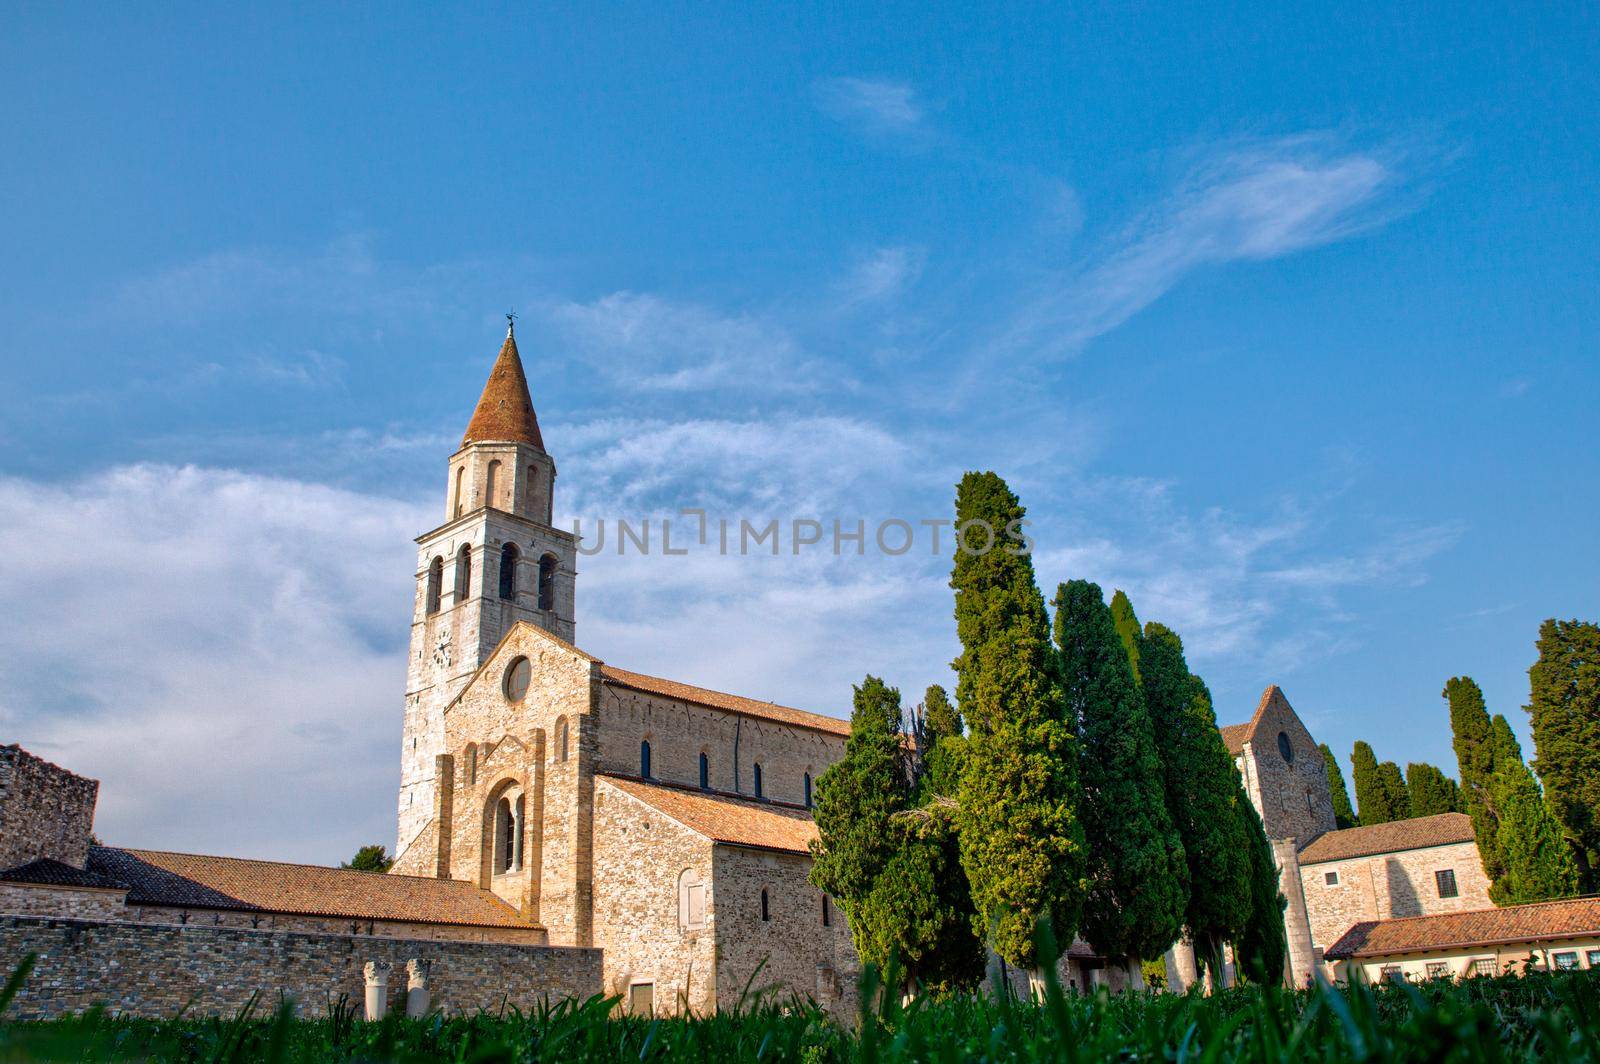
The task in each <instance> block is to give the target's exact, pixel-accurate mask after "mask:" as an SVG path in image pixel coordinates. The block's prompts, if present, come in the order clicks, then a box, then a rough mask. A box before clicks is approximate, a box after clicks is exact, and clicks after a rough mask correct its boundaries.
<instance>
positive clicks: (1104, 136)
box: [0, 4, 1600, 860]
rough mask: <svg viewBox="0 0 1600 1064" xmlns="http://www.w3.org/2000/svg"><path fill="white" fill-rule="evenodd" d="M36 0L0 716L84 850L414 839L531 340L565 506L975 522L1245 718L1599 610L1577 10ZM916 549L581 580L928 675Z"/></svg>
mask: <svg viewBox="0 0 1600 1064" xmlns="http://www.w3.org/2000/svg"><path fill="white" fill-rule="evenodd" d="M857 7H859V5H848V6H825V5H811V6H809V7H808V9H807V10H805V11H799V10H791V9H789V8H787V7H778V6H762V7H756V6H753V5H743V6H730V7H728V8H725V9H722V10H719V11H712V10H708V9H705V8H690V7H683V6H678V5H667V4H652V5H638V6H627V5H619V6H611V7H606V8H604V9H600V8H597V7H595V6H593V5H583V6H573V7H547V8H538V9H533V8H527V7H521V6H517V7H510V6H505V7H498V8H488V7H484V8H480V9H479V10H477V11H475V12H472V13H461V12H451V13H449V14H448V15H440V14H438V13H437V12H436V11H434V10H432V9H430V8H429V7H424V6H413V7H406V8H401V7H398V6H395V7H393V8H392V9H388V10H380V9H378V8H367V9H355V8H353V7H346V8H345V9H342V10H337V11H335V10H331V9H324V10H320V11H319V10H312V9H298V10H291V9H287V8H281V9H277V10H267V9H265V8H262V9H257V10H255V11H249V12H245V11H229V12H222V11H220V10H219V9H217V8H215V7H213V6H203V5H195V6H192V7H188V8H185V7H182V6H180V5H176V4H173V5H162V10H161V11H160V12H158V13H157V12H134V11H132V10H130V9H127V8H119V7H113V6H110V5H107V6H104V7H101V8H92V7H89V6H79V7H77V8H75V9H72V8H67V7H64V6H60V5H33V4H29V5H13V6H11V7H10V9H9V10H8V14H7V18H6V23H7V31H6V33H5V34H4V35H0V99H3V100H4V101H6V102H5V104H4V105H3V107H0V137H3V142H4V144H5V145H6V151H5V152H4V153H3V154H0V202H3V203H4V204H6V205H7V206H6V209H5V210H4V211H0V246H3V247H4V248H5V254H4V255H3V256H0V387H3V388H4V392H5V395H6V396H7V398H8V402H7V403H6V405H5V407H4V410H3V413H0V448H3V449H0V495H3V496H4V499H5V502H4V505H3V506H0V545H3V547H4V549H5V550H6V552H7V556H8V557H9V558H11V559H12V560H13V562H12V564H10V565H8V566H7V567H6V569H5V572H4V573H3V574H0V603H3V604H4V605H5V606H6V608H7V609H8V611H9V613H10V615H11V616H12V617H13V618H27V622H26V623H20V624H14V625H8V626H7V629H8V631H7V632H5V633H4V634H0V670H3V671H4V673H5V674H6V675H7V677H8V682H7V684H6V685H5V688H6V689H5V691H4V693H3V694H0V721H4V722H5V726H6V728H5V730H6V732H7V738H14V739H20V740H21V741H23V742H24V743H26V744H27V745H29V746H31V747H33V748H36V749H38V750H40V751H41V752H43V753H45V754H47V755H49V756H53V757H56V758H58V759H60V760H62V761H63V762H65V763H67V764H69V765H71V766H73V767H75V768H78V769H80V770H82V771H86V772H90V773H91V774H94V775H97V776H99V777H100V778H101V779H102V780H104V781H105V785H104V787H103V789H102V799H101V818H100V823H101V829H102V830H101V834H102V835H104V836H106V837H107V838H109V839H112V840H114V841H122V842H127V843H132V844H144V845H163V846H170V847H174V848H193V849H209V850H218V851H222V852H230V853H253V854H259V855H263V856H285V857H296V858H304V859H312V860H331V859H333V858H336V857H340V856H344V855H345V854H346V853H347V852H348V851H350V850H353V848H354V846H355V845H356V844H359V843H361V842H365V841H368V840H370V839H382V840H387V839H390V838H392V833H393V801H394V799H393V791H394V787H395V784H396V781H397V775H398V769H397V758H396V752H397V747H398V741H399V716H400V715H399V711H400V702H401V696H402V688H403V672H404V669H403V656H404V639H405V635H406V625H407V621H408V616H409V615H408V610H409V601H410V598H409V596H410V594H411V586H410V572H411V567H412V565H413V563H414V557H413V555H412V553H411V546H410V538H411V537H412V536H413V535H415V534H416V533H418V532H420V531H422V530H423V529H424V528H425V527H429V526H431V525H432V524H433V523H435V521H436V520H437V516H438V514H439V512H440V508H441V506H442V498H441V496H442V492H443V484H444V458H445V456H446V455H447V454H448V453H449V451H450V450H451V449H452V448H453V447H454V445H455V443H456V441H457V439H458V438H459V433H460V431H461V429H462V426H463V425H464V423H465V420H466V417H467V415H468V413H469V412H470V409H471V406H472V403H473V402H474V400H475V398H476V395H477V392H478V390H479V388H480V387H481V385H482V382H483V378H484V376H485V375H486V373H487V370H488V366H489V364H490V362H491V361H492V359H493V356H494V353H495V350H496V348H497V346H498V343H499V338H500V335H501V332H502V329H503V324H502V319H501V315H502V314H503V312H504V311H506V310H507V309H510V308H515V309H516V310H517V312H518V314H519V328H518V334H519V338H520V339H521V343H522V350H523V353H524V357H525V360H526V362H527V364H528V369H529V373H530V376H531V377H532V378H533V381H534V399H535V403H536V405H537V407H538V409H539V413H540V417H541V421H542V423H543V425H544V430H545V438H546V441H547V443H548V445H549V447H550V449H551V451H552V453H553V454H554V455H555V458H556V461H557V463H558V465H559V467H560V470H561V477H560V480H559V482H558V485H559V491H560V500H559V502H558V510H559V512H560V513H561V514H562V515H563V517H564V519H568V520H570V518H571V517H572V516H575V515H581V516H585V517H591V518H592V517H599V516H610V517H615V516H618V515H633V516H642V515H652V514H661V513H670V512H672V511H673V510H675V509H676V508H677V507H678V506H705V507H707V508H709V509H712V510H713V512H720V513H727V514H730V515H732V516H736V517H737V516H750V517H752V518H756V517H762V518H764V517H778V518H780V519H788V518H790V517H792V516H797V515H801V516H804V515H812V514H815V515H817V516H820V517H823V518H830V517H834V516H838V517H842V518H844V519H846V520H853V519H855V518H856V517H862V516H865V517H867V518H869V519H874V520H876V519H882V518H885V517H901V518H905V519H909V520H917V519H921V518H924V517H926V518H937V517H942V516H947V515H948V512H949V508H950V500H951V492H952V486H953V484H954V482H955V480H956V479H957V478H958V477H959V475H960V473H961V471H962V470H964V469H968V468H993V469H995V470H997V471H999V472H1000V473H1001V474H1002V475H1004V476H1006V477H1007V478H1008V479H1009V480H1010V481H1011V483H1012V484H1013V486H1014V487H1016V488H1017V489H1018V490H1019V492H1020V493H1021V494H1022V496H1023V499H1024V501H1025V503H1027V505H1028V506H1029V507H1030V510H1031V512H1032V516H1033V518H1034V520H1035V526H1034V533H1035V535H1036V536H1037V538H1038V541H1039V555H1038V558H1037V564H1038V568H1039V573H1040V579H1041V582H1042V583H1043V584H1044V585H1045V588H1046V593H1047V594H1048V593H1049V592H1050V590H1051V589H1053V587H1054V585H1055V583H1056V582H1057V581H1059V580H1063V579H1067V578H1070V577H1087V578H1090V579H1095V580H1098V581H1100V582H1101V583H1102V584H1104V585H1105V586H1106V587H1107V588H1108V589H1109V588H1110V587H1113V586H1121V587H1125V588H1127V589H1128V590H1129V591H1130V593H1131V594H1133V596H1134V600H1135V604H1136V606H1137V607H1138V608H1139V610H1140V613H1141V615H1142V616H1143V617H1144V618H1146V619H1160V620H1164V621H1166V622H1168V623H1170V624H1172V625H1174V626H1175V627H1176V628H1178V629H1179V631H1180V632H1182V633H1183V634H1184V636H1185V638H1186V640H1187V642H1188V644H1189V647H1190V658H1191V663H1192V664H1193V665H1194V667H1195V668H1196V669H1197V670H1198V671H1200V672H1201V673H1203V674H1204V675H1205V677H1206V678H1207V680H1208V681H1209V682H1210V683H1211V686H1212V687H1213V689H1214V691H1215V693H1216V696H1217V701H1218V709H1219V715H1220V716H1221V717H1222V719H1223V720H1224V722H1229V721H1234V720H1241V719H1244V718H1245V717H1246V716H1248V714H1249V712H1250V710H1251V709H1252V708H1253V706H1254V703H1255V699H1256V697H1257V696H1258V695H1259V693H1260V691H1261V689H1262V688H1263V687H1264V686H1265V685H1266V684H1268V683H1273V682H1275V683H1279V684H1281V685H1282V686H1283V687H1284V689H1285V690H1286V692H1287V693H1288V695H1289V697H1290V699H1291V701H1292V702H1293V703H1294V704H1295V706H1296V707H1297V709H1299V710H1300V712H1301V713H1302V715H1303V716H1305V717H1306V719H1307V721H1308V723H1309V724H1310V726H1311V728H1312V730H1313V732H1314V733H1315V734H1317V735H1318V737H1319V738H1322V739H1324V740H1326V741H1327V742H1329V743H1330V744H1332V745H1333V747H1334V748H1335V749H1336V750H1337V751H1339V752H1340V754H1341V755H1342V756H1346V757H1347V756H1348V751H1349V748H1350V745H1351V744H1352V743H1353V742H1354V741H1355V740H1356V739H1358V738H1364V739H1367V740H1369V741H1371V742H1372V743H1373V744H1374V746H1375V747H1376V748H1377V749H1378V751H1379V754H1380V756H1381V757H1387V758H1393V759H1396V760H1398V761H1400V762H1402V763H1404V762H1405V761H1407V760H1413V759H1426V760H1431V761H1434V762H1436V763H1439V764H1441V765H1443V766H1445V767H1446V768H1447V769H1450V770H1451V771H1453V770H1454V765H1453V759H1452V758H1451V755H1450V751H1449V745H1448V732H1447V730H1446V727H1445V721H1444V715H1443V706H1442V702H1441V700H1440V698H1439V691H1440V689H1441V688H1442V686H1443V683H1444V681H1445V679H1446V678H1448V677H1449V676H1451V675H1455V674H1458V673H1468V674H1470V675H1472V676H1474V677H1476V678H1477V679H1478V680H1479V681H1480V682H1481V683H1482V684H1483V686H1484V687H1485V689H1486V691H1487V693H1488V695H1489V698H1490V702H1491V708H1492V709H1493V710H1495V711H1499V712H1505V713H1506V714H1507V715H1508V716H1510V717H1511V719H1512V721H1513V723H1515V724H1516V725H1517V726H1518V727H1519V728H1522V727H1523V725H1524V722H1525V714H1523V713H1522V712H1521V709H1520V707H1521V705H1522V704H1523V702H1524V701H1525V700H1526V694H1527V677H1526V669H1527V667H1528V665H1529V664H1531V662H1532V660H1533V639H1534V636H1535V634H1536V629H1537V624H1538V621H1539V620H1540V619H1542V618H1544V617H1547V616H1563V617H1566V616H1579V617H1585V618H1593V617H1595V616H1596V614H1597V612H1600V610H1597V609H1596V590H1597V578H1600V560H1597V555H1596V552H1595V551H1594V547H1593V543H1594V528H1595V526H1596V518H1597V517H1600V500H1597V496H1596V489H1595V482H1596V473H1597V464H1600V460H1597V449H1596V448H1595V447H1594V446H1593V443H1592V440H1591V436H1592V432H1593V427H1594V423H1595V417H1594V402H1595V396H1596V395H1597V394H1600V379H1597V378H1600V358H1597V357H1596V351H1595V337H1596V335H1597V325H1600V305H1597V297H1596V292H1597V291H1600V284H1597V282H1600V267H1597V265H1596V256H1595V253H1594V249H1595V248H1596V247H1597V246H1600V222H1597V220H1596V219H1597V215H1596V211H1595V207H1596V199H1597V196H1596V192H1595V189H1596V188H1597V187H1600V159H1597V153H1600V148H1597V145H1600V129H1597V128H1596V127H1597V125H1600V117H1597V110H1596V108H1595V107H1594V101H1595V100H1596V99H1597V98H1600V93H1597V89H1600V84H1597V81H1600V76H1597V74H1596V71H1595V64H1594V62H1593V57H1594V56H1595V54H1597V48H1596V46H1597V45H1600V29H1597V25H1596V20H1595V17H1594V15H1593V13H1592V12H1585V11H1583V10H1581V9H1579V8H1578V7H1577V6H1576V5H1573V6H1572V7H1570V8H1561V7H1558V6H1556V5H1526V9H1525V10H1518V11H1510V12H1508V11H1504V10H1495V9H1494V8H1492V7H1490V6H1488V5H1449V6H1446V5H1413V6H1412V7H1410V8H1408V9H1406V10H1404V11H1397V10H1395V9H1393V8H1392V6H1389V5H1385V6H1382V7H1380V6H1377V5H1371V6H1367V7H1360V6H1357V5H1323V6H1322V7H1321V8H1318V9H1304V10H1289V9H1286V8H1281V7H1279V6H1262V7H1259V8H1250V7H1239V8H1231V9H1221V8H1216V7H1211V8H1207V7H1201V6H1193V7H1187V8H1184V9H1181V10H1180V9H1177V8H1175V7H1174V8H1171V9H1167V10H1154V9H1152V10H1142V11H1136V10H1131V9H1129V8H1128V7H1127V5H1105V6H1102V7H1091V6H1086V5H1078V6H1076V7H1075V8H1074V9H1073V10H1071V11H1066V10H1054V11H1049V12H1045V11H1040V10H1037V9H1031V8H1027V7H1012V8H1008V7H1005V6H1002V5H992V4H991V5H981V6H980V5H974V6H972V7H970V8H961V7H959V6H936V5H927V4H919V5H903V6H892V5H880V6H878V7H877V9H876V11H875V12H874V13H864V12H862V11H859V10H857V9H856V8H857ZM946 570H947V561H946V560H945V559H942V558H937V557H928V556H924V555H923V554H922V553H920V552H918V553H916V554H914V555H908V556H906V557H903V558H893V559H891V558H883V557H870V556H869V557H868V558H865V559H852V558H843V559H832V558H801V559H794V558H790V557H782V558H778V559H771V558H746V559H723V558H714V557H712V558H694V559H689V560H686V561H685V560H679V559H664V558H616V557H608V556H600V557H596V558H591V559H586V560H585V561H584V566H583V571H582V575H581V576H580V582H579V589H580V590H579V603H580V607H579V608H580V616H579V626H578V632H579V641H580V642H581V643H582V644H583V645H584V646H585V647H586V648H587V649H590V650H591V651H593V652H595V653H597V654H599V655H600V656H602V657H604V658H606V659H607V660H610V661H614V662H616V663H617V664H619V665H623V666H625V667H629V668H635V669H640V670H644V671H656V672H660V673H664V674H667V675H671V676H674V677H677V678H681V679H685V680H689V681H692V682H699V683H704V684H707V685H709V686H723V687H728V688H732V689H735V690H739V691H741V692H744V693H749V694H753V695H757V696H760V697H763V698H772V699H775V700H778V701H783V702H788V703H791V704H797V705H801V706H806V707H809V708H814V709H817V710H820V711H824V712H833V713H839V714H843V713H844V712H845V711H846V710H847V707H848V700H849V684H850V683H851V682H853V681H858V680H859V678H860V677H861V675H863V674H864V673H866V672H868V671H871V672H874V673H880V674H883V675H885V676H886V677H887V678H889V679H890V681H891V682H893V683H897V684H899V685H900V686H901V687H902V688H903V689H904V690H905V691H906V693H907V694H908V695H910V694H912V692H919V691H920V690H921V689H922V687H923V686H925V685H926V684H928V683H931V682H949V681H950V679H951V676H950V673H949V671H948V668H947V663H948V661H949V660H950V658H951V656H952V655H953V653H954V634H953V625H952V622H951V619H950V612H949V611H950V600H949V592H948V589H947V588H946V587H945V586H944V580H945V574H946Z"/></svg>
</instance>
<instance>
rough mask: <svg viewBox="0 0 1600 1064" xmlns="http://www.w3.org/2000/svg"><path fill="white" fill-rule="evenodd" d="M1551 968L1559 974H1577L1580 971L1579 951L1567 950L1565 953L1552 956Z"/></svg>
mask: <svg viewBox="0 0 1600 1064" xmlns="http://www.w3.org/2000/svg"><path fill="white" fill-rule="evenodd" d="M1550 966H1551V967H1552V968H1554V969H1555V970H1556V971H1558V972H1575V971H1577V970H1578V951H1577V950H1567V951H1565V952H1563V953H1552V954H1551V955H1550Z"/></svg>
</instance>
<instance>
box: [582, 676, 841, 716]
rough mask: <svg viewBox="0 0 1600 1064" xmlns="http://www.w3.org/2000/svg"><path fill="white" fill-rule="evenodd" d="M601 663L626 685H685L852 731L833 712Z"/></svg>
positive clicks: (712, 705) (730, 709)
mask: <svg viewBox="0 0 1600 1064" xmlns="http://www.w3.org/2000/svg"><path fill="white" fill-rule="evenodd" d="M599 664H600V672H601V674H602V676H604V675H605V674H608V673H609V674H612V675H613V677H614V678H616V679H617V682H619V683H621V684H622V685H623V686H630V685H629V683H628V681H627V679H626V678H627V677H630V676H637V677H639V678H640V679H642V680H653V681H655V682H656V683H662V684H671V685H673V686H674V687H685V688H688V689H689V690H691V691H699V692H702V693H704V694H708V695H715V696H717V697H719V698H729V699H736V700H738V701H740V702H749V703H752V704H753V705H757V706H770V707H772V708H773V709H781V710H784V711H785V712H788V713H798V714H800V715H801V716H805V717H814V718H816V720H818V721H819V722H826V724H818V725H815V727H816V728H817V730H819V731H835V730H837V728H839V727H843V728H845V729H846V730H847V731H848V729H849V726H850V722H849V721H848V720H845V719H843V718H842V717H834V716H830V715H828V714H826V713H818V712H817V711H816V710H812V709H801V708H800V707H799V706H790V705H785V704H784V703H782V702H774V701H772V700H771V699H761V698H751V697H750V696H749V695H738V694H734V693H733V692H732V691H719V690H717V689H716V688H715V687H702V686H701V685H699V684H693V683H685V682H684V681H683V680H674V679H670V678H669V677H666V676H655V675H652V674H651V673H648V672H635V671H634V670H632V669H624V668H622V667H620V666H617V665H608V664H606V663H605V662H603V661H602V662H600V663H599ZM647 693H659V692H647ZM667 697H678V698H680V699H681V700H682V701H685V702H688V701H693V699H689V698H682V696H677V695H668V696H667ZM700 704H701V705H705V706H708V707H709V708H711V709H720V710H722V711H723V712H725V713H744V714H746V715H747V716H754V715H755V714H753V713H750V712H749V711H748V710H742V709H737V708H733V707H730V706H719V705H717V704H716V703H714V702H701V703H700ZM779 723H783V722H781V721H780V722H779ZM796 723H797V726H799V727H813V725H809V724H805V723H800V722H796Z"/></svg>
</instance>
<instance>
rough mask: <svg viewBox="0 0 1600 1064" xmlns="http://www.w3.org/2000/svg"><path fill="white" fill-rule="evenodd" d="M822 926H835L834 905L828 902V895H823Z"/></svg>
mask: <svg viewBox="0 0 1600 1064" xmlns="http://www.w3.org/2000/svg"><path fill="white" fill-rule="evenodd" d="M822 926H823V927H832V926H833V906H832V905H831V904H830V903H829V902H828V896H827V895H826V894H824V895H823V896H822Z"/></svg>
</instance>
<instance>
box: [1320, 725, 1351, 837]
mask: <svg viewBox="0 0 1600 1064" xmlns="http://www.w3.org/2000/svg"><path fill="white" fill-rule="evenodd" d="M1317 749H1318V750H1321V751H1322V763H1323V764H1324V765H1326V766H1327V767H1328V793H1329V794H1331V795H1333V826H1334V827H1336V828H1353V827H1355V826H1356V811H1355V809H1354V807H1352V806H1351V805H1350V791H1349V790H1348V789H1346V787H1345V785H1344V770H1343V769H1341V768H1340V767H1339V759H1338V758H1336V757H1334V756H1333V751H1332V750H1330V749H1329V748H1328V744H1327V743H1321V744H1319V745H1318V746H1317Z"/></svg>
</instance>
